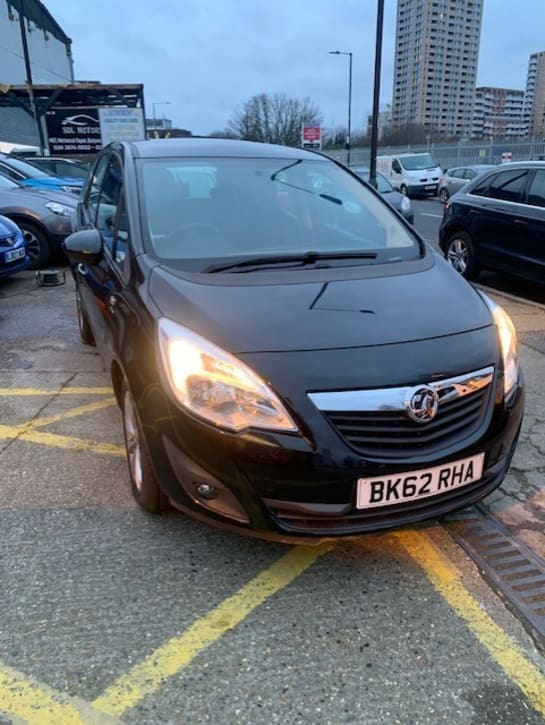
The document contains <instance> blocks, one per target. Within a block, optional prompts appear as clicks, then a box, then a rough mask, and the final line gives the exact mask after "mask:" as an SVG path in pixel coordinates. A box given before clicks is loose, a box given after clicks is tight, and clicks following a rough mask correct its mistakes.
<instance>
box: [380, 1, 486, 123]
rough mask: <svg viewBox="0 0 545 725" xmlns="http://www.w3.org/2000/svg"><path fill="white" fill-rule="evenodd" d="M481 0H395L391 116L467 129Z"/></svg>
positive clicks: (414, 121) (481, 8) (406, 121)
mask: <svg viewBox="0 0 545 725" xmlns="http://www.w3.org/2000/svg"><path fill="white" fill-rule="evenodd" d="M483 2H484V0H398V4H397V21H396V50H395V65H394V89H393V104H392V122H393V126H394V127H397V128H399V127H403V126H405V125H408V124H421V125H424V126H426V127H427V128H429V129H430V131H431V132H432V133H434V134H438V135H441V136H469V135H470V134H471V131H472V121H473V109H474V99H475V86H476V80H477V64H478V59H479V44H480V37H481V25H482V13H483Z"/></svg>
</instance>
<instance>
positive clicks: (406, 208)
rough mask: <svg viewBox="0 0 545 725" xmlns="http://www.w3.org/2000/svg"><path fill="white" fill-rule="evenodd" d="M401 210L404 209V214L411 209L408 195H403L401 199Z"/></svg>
mask: <svg viewBox="0 0 545 725" xmlns="http://www.w3.org/2000/svg"><path fill="white" fill-rule="evenodd" d="M401 211H404V212H405V214H407V212H410V211H411V200H410V199H409V197H408V196H404V197H403V199H401Z"/></svg>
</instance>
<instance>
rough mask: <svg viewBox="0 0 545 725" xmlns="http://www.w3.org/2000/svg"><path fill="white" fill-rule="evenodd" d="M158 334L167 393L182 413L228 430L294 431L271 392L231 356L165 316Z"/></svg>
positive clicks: (283, 410)
mask: <svg viewBox="0 0 545 725" xmlns="http://www.w3.org/2000/svg"><path fill="white" fill-rule="evenodd" d="M158 335H159V349H160V352H161V359H162V363H163V367H164V370H165V372H166V375H167V378H168V381H169V384H170V389H171V391H172V394H173V395H174V397H175V399H176V400H177V402H178V403H179V404H180V405H181V406H182V407H184V408H186V410H189V411H190V412H191V413H194V414H195V415H198V416H200V417H201V418H204V419H205V420H207V421H209V422H210V423H214V424H215V425H217V426H220V427H221V428H226V429H228V430H230V431H236V432H239V431H242V430H245V429H247V428H263V429H266V430H277V431H286V432H295V431H297V426H296V425H295V423H294V422H293V420H292V419H291V417H290V415H289V414H288V412H287V411H286V409H285V408H284V406H283V405H282V403H281V402H280V400H279V399H278V398H277V396H276V395H275V394H274V393H273V391H272V390H271V389H270V388H269V387H268V385H266V383H265V382H264V381H263V380H262V379H261V378H260V377H259V375H257V373H255V372H254V371H253V370H251V369H250V368H249V367H248V366H247V365H245V364H244V363H243V362H242V361H241V360H238V359H237V358H236V357H234V355H231V354H230V353H228V352H226V351H225V350H222V349H221V348H220V347H217V346H216V345H214V344H213V343H212V342H209V341H208V340H206V339H205V338H204V337H200V335H197V334H196V333H195V332H192V331H191V330H188V329H187V328H185V327H183V326H182V325H179V324H177V323H176V322H173V321H172V320H168V319H166V318H162V319H161V320H159V326H158Z"/></svg>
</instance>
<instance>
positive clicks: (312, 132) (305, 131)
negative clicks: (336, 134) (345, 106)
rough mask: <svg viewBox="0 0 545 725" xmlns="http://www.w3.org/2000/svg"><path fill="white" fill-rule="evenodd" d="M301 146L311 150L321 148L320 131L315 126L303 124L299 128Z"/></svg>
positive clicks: (319, 128)
mask: <svg viewBox="0 0 545 725" xmlns="http://www.w3.org/2000/svg"><path fill="white" fill-rule="evenodd" d="M301 141H302V146H303V147H305V146H308V147H311V148H321V146H322V129H321V127H320V126H318V125H316V124H307V123H303V124H302V126H301Z"/></svg>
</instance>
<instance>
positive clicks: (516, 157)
mask: <svg viewBox="0 0 545 725" xmlns="http://www.w3.org/2000/svg"><path fill="white" fill-rule="evenodd" d="M370 151H371V149H370V148H369V147H365V148H363V147H362V148H352V149H351V150H350V163H351V164H361V165H362V166H363V165H365V166H369V163H370ZM425 152H429V153H430V154H431V155H432V156H433V158H434V159H435V160H436V161H437V163H438V164H439V166H441V168H442V169H448V168H450V167H452V166H462V165H465V164H499V163H501V161H502V155H503V154H504V153H511V154H512V159H513V161H527V160H528V159H532V160H545V141H524V142H517V143H510V142H509V141H502V142H501V143H500V142H495V141H466V142H464V143H462V142H458V143H431V144H408V145H406V146H379V148H378V154H379V155H382V154H405V153H425ZM326 153H328V154H330V155H331V156H333V157H334V158H336V159H339V160H340V161H345V160H346V151H344V150H343V149H336V150H331V151H327V150H326Z"/></svg>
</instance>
